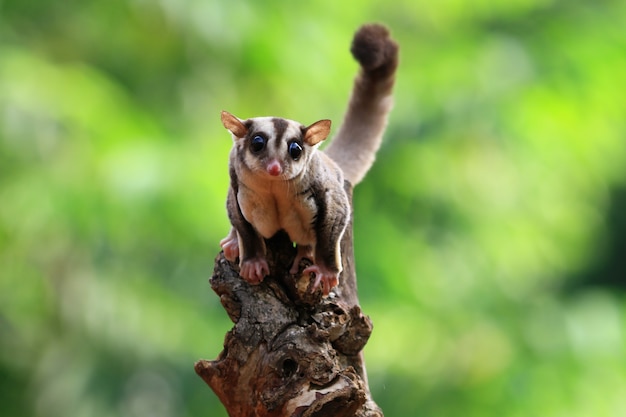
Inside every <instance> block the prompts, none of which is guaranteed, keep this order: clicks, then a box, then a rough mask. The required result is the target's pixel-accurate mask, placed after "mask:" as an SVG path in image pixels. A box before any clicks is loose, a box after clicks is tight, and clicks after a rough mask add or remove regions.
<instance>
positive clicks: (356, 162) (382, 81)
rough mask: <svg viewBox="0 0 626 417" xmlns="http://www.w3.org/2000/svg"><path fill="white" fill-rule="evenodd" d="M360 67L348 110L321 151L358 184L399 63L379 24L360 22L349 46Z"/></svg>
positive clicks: (381, 127) (370, 159)
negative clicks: (335, 132) (332, 136)
mask: <svg viewBox="0 0 626 417" xmlns="http://www.w3.org/2000/svg"><path fill="white" fill-rule="evenodd" d="M350 51H351V52H352V55H353V56H354V58H355V59H356V60H357V61H359V63H360V64H361V70H360V71H359V74H358V75H357V77H356V79H355V80H354V86H353V88H352V96H351V97H350V102H349V104H348V110H347V112H346V115H345V116H344V119H343V123H342V125H341V127H340V128H339V131H338V132H337V134H336V135H335V137H334V138H333V140H332V141H331V143H330V145H329V146H328V147H327V148H326V149H325V151H324V152H326V154H327V155H328V156H330V157H331V158H332V159H333V160H334V161H335V162H337V164H338V165H339V166H340V167H341V169H342V170H343V172H344V175H345V178H346V179H347V180H348V181H350V182H351V183H352V185H356V184H358V183H359V182H360V181H361V180H362V179H363V177H364V176H365V174H366V173H367V171H368V170H369V169H370V168H371V166H372V164H373V163H374V159H375V158H376V151H378V148H379V147H380V143H381V141H382V137H383V132H384V131H385V127H386V126H387V116H388V115H389V111H390V110H391V107H392V104H393V103H392V97H391V93H392V90H393V84H394V81H395V72H396V68H397V66H398V44H397V43H396V42H395V41H394V40H393V39H391V37H390V36H389V31H388V30H387V28H385V27H384V26H381V25H376V24H371V25H363V26H361V28H360V29H359V30H358V31H357V32H356V33H355V35H354V38H353V40H352V47H351V48H350Z"/></svg>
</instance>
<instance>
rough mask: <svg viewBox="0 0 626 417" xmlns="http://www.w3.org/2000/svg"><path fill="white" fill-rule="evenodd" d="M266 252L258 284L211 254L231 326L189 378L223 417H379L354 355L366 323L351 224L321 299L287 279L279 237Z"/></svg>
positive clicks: (302, 279)
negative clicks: (333, 284)
mask: <svg viewBox="0 0 626 417" xmlns="http://www.w3.org/2000/svg"><path fill="white" fill-rule="evenodd" d="M346 189H347V190H348V194H349V195H351V191H352V189H351V186H350V185H349V184H347V183H346ZM267 248H268V263H269V265H270V271H271V272H272V274H271V275H270V276H268V277H266V278H265V280H264V281H263V282H262V283H261V284H259V285H250V284H248V283H247V282H245V281H244V280H243V279H242V278H241V277H240V276H239V273H238V267H237V266H236V265H233V264H231V263H230V262H228V261H227V260H226V259H225V258H224V256H223V254H222V253H220V254H219V255H218V257H217V259H216V261H215V269H214V272H213V276H212V278H211V280H210V283H211V288H213V290H214V291H215V292H216V293H217V294H218V295H219V297H220V300H221V302H222V305H223V306H224V309H225V310H226V312H227V313H228V315H229V317H230V318H231V320H232V321H233V323H235V325H234V327H233V329H232V330H230V331H229V332H228V333H227V334H226V338H225V341H224V350H223V351H222V353H221V354H220V355H219V357H218V358H217V359H216V360H213V361H206V360H200V361H198V362H197V363H196V365H195V370H196V373H197V374H198V375H199V376H201V377H202V379H203V380H204V381H205V382H206V383H207V384H208V385H209V386H210V387H211V388H212V389H213V391H214V392H215V393H216V394H217V396H218V397H219V399H220V401H221V402H222V404H224V406H225V407H226V410H227V412H228V415H229V416H230V417H253V416H256V417H330V416H332V417H352V416H354V417H382V415H383V413H382V411H381V410H380V408H378V406H377V405H376V404H375V403H374V402H373V400H372V398H371V395H370V392H369V388H368V382H367V375H366V372H365V364H364V361H363V355H362V352H361V350H362V349H363V347H364V346H365V344H366V343H367V340H368V338H369V336H370V333H371V331H372V323H371V321H370V319H369V317H367V316H364V315H363V314H362V312H361V308H360V307H359V302H358V297H357V285H356V275H355V269H354V251H353V243H352V221H350V223H349V224H348V228H347V230H346V232H345V234H344V236H343V240H342V244H341V248H342V261H343V272H342V273H341V276H340V280H339V286H338V287H337V288H335V289H334V290H333V291H332V293H331V295H330V296H329V297H327V298H322V296H321V292H320V290H317V291H315V292H311V285H312V280H311V279H310V277H308V276H302V275H299V276H296V277H294V276H292V275H290V274H289V268H290V266H291V262H292V260H293V259H294V256H295V249H294V248H293V245H292V244H291V242H290V241H289V238H288V237H287V236H286V235H285V234H279V235H277V236H275V237H273V238H272V239H270V240H269V241H268V242H267ZM306 262H307V261H306V260H305V261H303V262H302V263H301V265H300V271H302V270H303V269H304V268H305V267H306V265H305V263H306Z"/></svg>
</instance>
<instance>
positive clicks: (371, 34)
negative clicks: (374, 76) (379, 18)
mask: <svg viewBox="0 0 626 417" xmlns="http://www.w3.org/2000/svg"><path fill="white" fill-rule="evenodd" d="M350 51H351V52H352V56H354V58H355V59H356V60H357V61H359V64H361V67H362V68H363V70H364V71H366V72H374V71H375V72H377V73H380V74H381V75H382V76H389V75H391V74H393V72H394V71H395V69H396V67H397V65H398V44H397V43H396V41H394V40H393V39H392V38H391V36H390V34H389V30H388V29H387V28H386V27H385V26H383V25H380V24H377V23H370V24H365V25H363V26H361V27H360V28H359V30H357V32H356V33H355V34H354V38H353V39H352V46H351V48H350Z"/></svg>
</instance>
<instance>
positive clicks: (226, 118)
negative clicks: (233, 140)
mask: <svg viewBox="0 0 626 417" xmlns="http://www.w3.org/2000/svg"><path fill="white" fill-rule="evenodd" d="M222 124H223V125H224V127H225V128H226V129H228V130H229V131H230V133H232V134H233V135H235V136H237V137H238V138H243V137H244V136H246V133H248V128H247V127H246V126H245V125H244V124H243V123H242V122H241V120H239V119H238V118H237V117H235V116H233V115H232V114H230V113H228V112H227V111H222Z"/></svg>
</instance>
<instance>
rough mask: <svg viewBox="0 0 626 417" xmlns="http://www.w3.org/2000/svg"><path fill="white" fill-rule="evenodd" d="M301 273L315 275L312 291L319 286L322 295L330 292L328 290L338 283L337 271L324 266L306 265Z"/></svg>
mask: <svg viewBox="0 0 626 417" xmlns="http://www.w3.org/2000/svg"><path fill="white" fill-rule="evenodd" d="M302 273H303V274H314V275H315V281H314V282H313V288H312V291H315V290H316V289H317V288H319V287H320V286H321V287H322V294H323V295H324V296H327V295H328V294H329V293H330V290H332V289H333V288H334V287H336V286H337V284H339V272H335V271H331V270H330V269H328V268H325V267H320V266H318V265H311V266H308V267H306V268H305V269H304V271H302Z"/></svg>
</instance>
